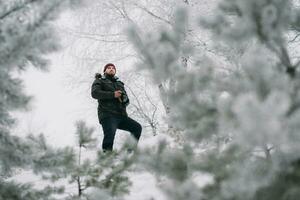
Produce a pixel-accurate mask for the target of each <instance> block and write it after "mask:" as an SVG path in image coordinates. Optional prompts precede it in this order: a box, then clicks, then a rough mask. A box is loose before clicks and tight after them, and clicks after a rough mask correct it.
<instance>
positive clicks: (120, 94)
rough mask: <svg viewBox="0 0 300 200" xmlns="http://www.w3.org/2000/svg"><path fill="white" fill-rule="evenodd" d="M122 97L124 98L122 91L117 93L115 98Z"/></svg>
mask: <svg viewBox="0 0 300 200" xmlns="http://www.w3.org/2000/svg"><path fill="white" fill-rule="evenodd" d="M121 96H122V91H121V90H117V91H115V98H120V97H121Z"/></svg>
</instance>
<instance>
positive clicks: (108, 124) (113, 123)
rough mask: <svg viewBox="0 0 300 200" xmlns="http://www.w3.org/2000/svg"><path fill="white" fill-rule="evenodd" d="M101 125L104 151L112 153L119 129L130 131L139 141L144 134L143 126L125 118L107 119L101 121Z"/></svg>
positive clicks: (110, 117)
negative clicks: (142, 133)
mask: <svg viewBox="0 0 300 200" xmlns="http://www.w3.org/2000/svg"><path fill="white" fill-rule="evenodd" d="M101 125H102V129H103V133H104V138H103V142H102V149H103V151H111V150H112V149H113V144H114V139H115V134H116V131H117V129H121V130H125V131H129V132H130V133H131V134H132V136H133V137H134V138H135V139H136V140H137V141H138V140H139V138H140V136H141V132H142V126H141V125H140V124H139V123H138V122H137V121H135V120H133V119H131V118H130V117H125V116H109V117H106V118H104V119H102V120H101Z"/></svg>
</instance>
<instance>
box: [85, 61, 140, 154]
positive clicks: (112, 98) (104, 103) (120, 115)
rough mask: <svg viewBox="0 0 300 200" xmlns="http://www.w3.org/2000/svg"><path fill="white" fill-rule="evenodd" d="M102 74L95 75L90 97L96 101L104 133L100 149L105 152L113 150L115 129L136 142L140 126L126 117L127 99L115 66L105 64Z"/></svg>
mask: <svg viewBox="0 0 300 200" xmlns="http://www.w3.org/2000/svg"><path fill="white" fill-rule="evenodd" d="M103 72H104V75H103V76H101V74H98V73H97V74H96V76H95V81H94V82H93V85H92V91H91V93H92V97H93V98H95V99H97V100H98V119H99V122H100V124H101V125H102V129H103V133H104V138H103V142H102V149H103V151H104V152H106V151H112V150H113V143H114V138H115V134H116V130H117V129H121V130H125V131H129V132H130V133H131V134H132V136H133V137H134V138H135V139H136V141H137V142H138V140H139V138H140V136H141V132H142V126H141V125H140V124H139V123H138V122H137V121H135V120H133V119H131V118H130V117H128V115H127V112H126V106H127V105H128V104H129V99H128V96H127V93H126V91H125V88H124V83H123V82H122V81H120V80H119V78H118V77H117V76H115V74H116V67H115V65H114V64H112V63H108V64H106V65H105V66H104V70H103Z"/></svg>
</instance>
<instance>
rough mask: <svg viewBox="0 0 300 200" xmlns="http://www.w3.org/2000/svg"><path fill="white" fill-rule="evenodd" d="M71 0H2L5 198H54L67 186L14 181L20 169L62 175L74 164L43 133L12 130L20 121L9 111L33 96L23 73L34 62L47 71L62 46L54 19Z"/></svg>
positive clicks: (0, 103)
mask: <svg viewBox="0 0 300 200" xmlns="http://www.w3.org/2000/svg"><path fill="white" fill-rule="evenodd" d="M75 2H76V1H72V0H69V1H68V0H65V1H61V0H59V1H58V0H54V1H46V0H12V1H4V0H1V1H0V23H1V26H0V43H1V47H0V60H1V61H0V77H1V78H0V185H1V186H0V199H14V200H15V199H16V200H17V199H20V200H21V199H22V200H26V199H28V200H29V199H30V200H35V199H53V198H52V197H51V194H52V193H61V192H63V190H62V188H55V187H48V188H45V190H43V191H39V190H35V189H33V187H32V185H30V184H19V183H17V182H15V181H9V180H8V178H10V177H11V176H12V175H13V174H14V172H15V170H16V169H30V170H32V171H33V172H34V173H42V172H43V173H63V172H62V170H63V168H62V166H67V165H68V163H72V162H71V161H72V159H73V152H72V151H71V150H70V149H69V148H64V149H54V148H51V147H50V146H49V145H48V144H47V143H46V141H45V138H44V137H43V136H42V135H40V136H38V137H36V136H35V137H34V136H32V135H31V136H28V137H26V138H20V137H18V136H16V135H13V134H12V133H11V131H10V130H11V127H13V125H14V123H15V119H13V117H11V114H10V112H11V111H14V110H21V109H24V108H26V106H27V105H28V103H29V101H30V99H31V97H29V96H27V95H26V94H24V92H23V85H22V81H21V80H20V78H18V77H17V76H18V73H20V72H22V71H23V70H25V69H26V68H27V67H28V66H29V65H33V66H35V67H37V68H41V69H46V66H47V60H46V59H45V58H44V56H45V55H46V54H47V53H50V52H53V51H56V50H58V48H59V43H58V42H57V38H56V36H55V35H54V32H53V27H52V26H51V22H52V21H53V20H55V19H56V18H57V16H58V14H59V13H60V12H61V11H62V9H63V8H65V7H68V6H71V5H75V4H74V3H75Z"/></svg>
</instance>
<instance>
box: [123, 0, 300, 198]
mask: <svg viewBox="0 0 300 200" xmlns="http://www.w3.org/2000/svg"><path fill="white" fill-rule="evenodd" d="M187 22H188V18H187V12H186V11H185V9H180V10H179V11H178V12H177V14H176V15H175V17H174V23H173V30H171V31H170V30H160V31H159V33H157V32H158V31H157V30H156V31H155V33H152V34H150V35H147V37H145V36H143V35H141V34H140V33H139V32H138V31H136V30H135V29H131V30H130V33H129V36H130V38H131V40H132V42H133V43H134V45H135V47H136V49H137V51H138V52H139V53H140V54H141V55H142V56H143V59H142V63H141V66H143V67H144V68H146V69H148V70H150V71H151V72H152V74H153V77H154V81H156V83H160V81H162V80H165V79H168V78H172V79H174V80H177V81H178V82H177V84H176V85H174V90H172V91H171V92H169V93H168V94H167V95H168V96H169V99H170V100H171V101H170V105H171V106H172V109H173V111H174V113H173V114H172V122H173V123H174V125H176V126H177V127H178V128H180V129H182V130H184V134H185V138H186V141H187V142H186V144H185V146H184V148H183V149H178V150H177V151H174V150H170V149H168V148H166V145H165V144H163V143H162V144H161V145H160V146H159V147H158V149H157V151H156V152H155V153H153V152H146V155H148V156H144V157H143V159H144V163H146V166H148V168H150V169H152V170H154V171H155V172H157V173H159V174H162V175H167V177H168V180H170V181H169V182H167V184H165V187H163V189H164V191H165V192H166V193H167V195H168V197H169V199H178V200H179V199H191V200H192V199H193V200H195V199H205V200H219V199H224V200H229V199H230V200H233V199H234V200H235V199H237V200H242V199H243V200H258V199H259V200H260V199H261V200H271V199H285V200H287V199H298V198H299V191H300V190H299V181H300V179H299V169H300V168H299V158H300V151H299V141H300V136H299V134H298V132H299V125H298V124H299V123H298V122H299V119H300V118H299V113H300V112H299V105H300V104H299V101H300V100H299V85H300V84H299V81H298V76H299V72H298V71H299V70H298V69H297V68H298V66H299V63H300V62H299V60H297V50H295V49H293V48H291V47H292V43H290V42H289V40H292V38H295V37H297V35H298V34H299V33H298V30H299V10H298V8H297V4H296V3H295V2H294V1H286V0H223V1H221V3H220V4H219V6H218V7H217V8H216V11H215V12H214V15H213V16H212V17H210V18H207V19H205V20H201V26H202V27H205V28H208V29H209V30H211V32H212V33H213V38H214V39H216V43H218V44H221V45H225V46H227V47H228V48H236V49H240V50H241V52H242V53H241V55H240V56H238V57H237V61H238V63H237V66H238V67H236V66H233V65H231V66H230V65H229V69H230V70H228V71H226V72H224V71H222V70H220V68H222V66H216V65H215V64H214V62H213V60H212V59H209V58H206V59H204V58H203V56H199V55H197V53H196V52H193V48H192V44H186V43H184V42H183V41H184V35H185V32H186V31H188V23H187ZM185 55H188V56H190V57H192V59H193V60H194V62H192V63H191V65H192V69H190V70H183V69H182V67H180V66H181V63H180V58H181V57H182V56H185ZM295 55H296V56H295ZM294 57H295V58H296V59H294ZM213 59H217V58H213ZM227 65H228V63H227ZM223 137H225V138H229V140H228V141H226V143H225V144H223V145H222V148H217V149H216V148H210V149H206V151H205V153H200V154H199V153H198V152H197V150H199V149H197V146H198V145H199V144H201V143H202V142H203V141H213V140H215V138H223ZM149 155H150V156H151V157H149ZM183 163H184V164H183ZM202 172H206V173H208V174H210V175H211V178H212V181H211V182H210V183H208V184H207V185H206V186H205V187H200V186H199V185H198V183H197V179H198V181H199V174H198V173H202ZM175 186H176V190H174V187H175Z"/></svg>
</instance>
